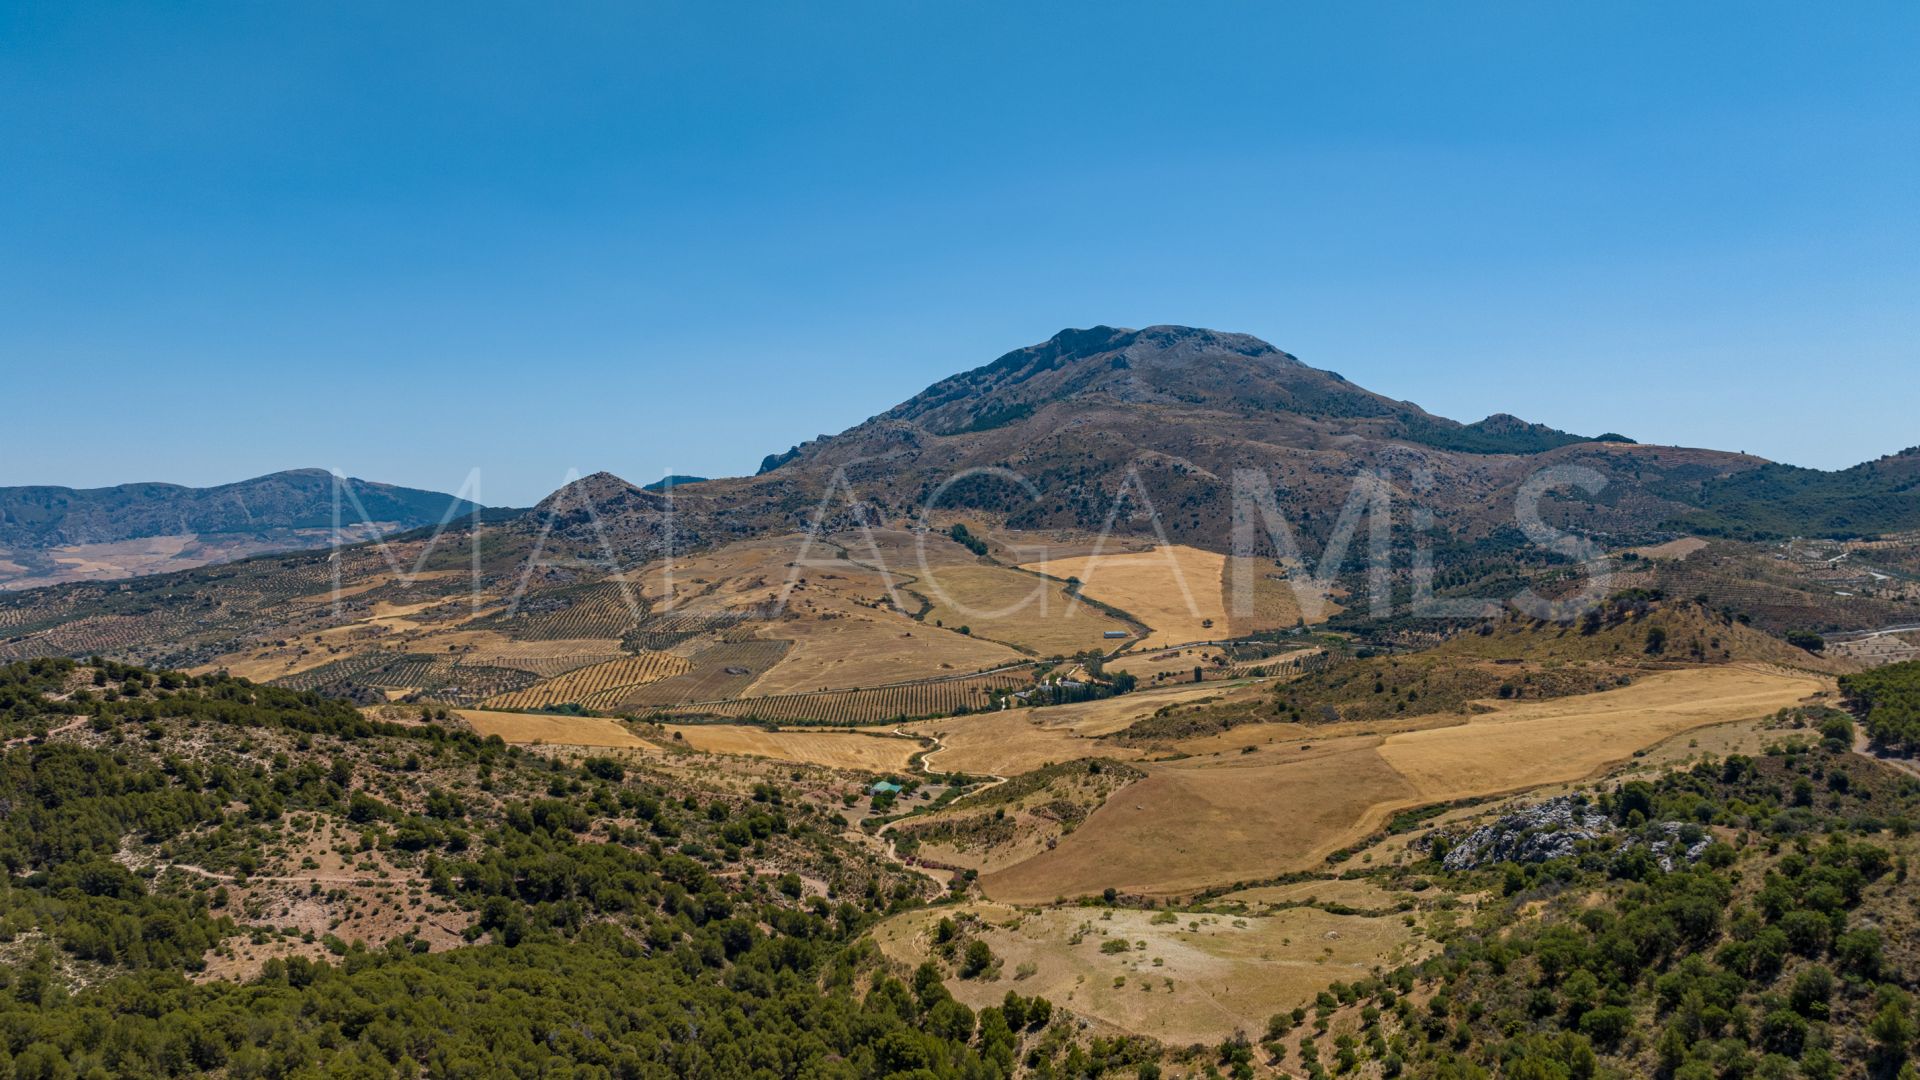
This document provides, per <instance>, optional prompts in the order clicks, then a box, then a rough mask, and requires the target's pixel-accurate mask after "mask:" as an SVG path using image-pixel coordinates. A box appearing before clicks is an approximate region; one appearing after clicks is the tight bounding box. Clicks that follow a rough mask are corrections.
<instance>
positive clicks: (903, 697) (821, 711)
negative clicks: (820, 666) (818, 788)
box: [669, 666, 1033, 725]
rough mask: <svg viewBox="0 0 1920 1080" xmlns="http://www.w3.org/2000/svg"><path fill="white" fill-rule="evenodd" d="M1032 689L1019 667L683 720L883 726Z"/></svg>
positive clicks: (753, 703)
mask: <svg viewBox="0 0 1920 1080" xmlns="http://www.w3.org/2000/svg"><path fill="white" fill-rule="evenodd" d="M1032 683H1033V669H1032V668H1031V667H1025V666H1023V667H1017V668H1013V669H1011V670H1008V671H999V672H993V673H991V674H986V675H970V676H961V677H958V678H949V679H938V680H933V681H928V682H915V683H907V684H905V685H902V686H875V687H870V688H868V689H865V690H830V691H827V692H824V693H813V694H781V695H779V696H776V697H743V698H736V699H735V700H733V701H728V702H722V703H718V704H710V705H697V706H693V707H691V708H689V709H686V710H683V711H684V712H685V713H686V714H687V715H701V716H730V717H735V718H739V719H754V720H774V721H778V722H781V723H793V724H843V725H844V724H884V723H890V722H894V721H898V720H901V719H903V718H908V717H917V716H943V715H947V714H950V713H958V712H963V711H967V710H983V709H986V708H987V707H988V706H989V705H990V704H991V703H992V700H993V699H992V691H994V690H996V689H1014V688H1018V687H1024V686H1030V685H1032ZM669 711H672V710H669Z"/></svg>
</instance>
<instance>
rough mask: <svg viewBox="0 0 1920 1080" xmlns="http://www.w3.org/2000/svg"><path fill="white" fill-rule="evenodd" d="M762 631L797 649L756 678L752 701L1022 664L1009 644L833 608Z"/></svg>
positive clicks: (896, 617) (883, 615)
mask: <svg viewBox="0 0 1920 1080" xmlns="http://www.w3.org/2000/svg"><path fill="white" fill-rule="evenodd" d="M758 634H759V636H760V637H762V638H766V639H779V640H785V641H791V642H792V643H793V647H792V648H791V649H790V650H788V652H787V654H786V656H785V657H783V658H782V659H781V661H780V662H779V663H778V664H775V665H774V666H773V668H772V669H771V670H769V671H768V672H767V673H766V674H765V675H762V676H761V677H760V678H759V679H757V680H755V681H754V684H753V686H752V688H751V689H750V690H748V691H747V693H748V695H750V696H753V697H771V696H773V695H776V694H798V693H807V692H810V691H817V690H829V689H832V690H843V689H851V688H854V687H863V686H876V685H879V684H881V683H893V682H900V681H903V680H906V679H913V678H919V677H922V676H938V675H954V674H959V673H961V672H968V671H978V670H981V669H983V668H990V667H997V666H999V665H1001V664H1009V663H1016V662H1018V661H1020V660H1021V659H1023V657H1022V656H1021V655H1020V654H1019V653H1017V652H1015V651H1014V650H1012V649H1009V648H1007V647H1006V646H1004V645H999V644H996V643H994V642H991V641H982V640H980V639H978V638H971V637H966V636H964V635H962V634H957V633H954V632H953V631H952V630H942V629H938V628H936V627H934V626H933V625H932V624H930V623H928V624H921V623H917V622H914V621H913V620H912V619H909V618H907V617H905V616H903V615H895V614H888V613H884V612H876V611H858V612H854V613H848V612H845V611H844V610H836V611H833V612H830V613H820V614H814V615H808V616H799V617H795V618H791V619H783V620H781V621H779V622H775V623H769V624H767V625H766V626H763V627H761V628H760V629H759V631H758Z"/></svg>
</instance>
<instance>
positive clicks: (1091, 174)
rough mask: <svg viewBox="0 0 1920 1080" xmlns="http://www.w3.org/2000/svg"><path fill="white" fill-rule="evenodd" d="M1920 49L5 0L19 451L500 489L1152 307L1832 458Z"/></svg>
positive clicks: (1894, 193) (1414, 378)
mask: <svg viewBox="0 0 1920 1080" xmlns="http://www.w3.org/2000/svg"><path fill="white" fill-rule="evenodd" d="M1442 7H1445V8H1446V10H1444V11H1443V10H1441V8H1442ZM1041 9H1045V10H1041ZM1916 55H1920V6H1916V5H1914V4H1912V3H1899V4H1892V3H1889V4H1871V3H1858V4H1845V5H1838V6H1833V5H1809V4H1766V3H1726V4H1709V3H1699V4H1691V3H1690V4H1672V3H1649V4H1624V3H1621V4H1614V3H1603V4H1579V5H1575V4H1541V3H1534V2H1529V3H1515V4H1509V5H1418V4H1411V3H1408V4H1365V3H1362V4H1314V5H1299V6H1275V5H1255V4H1244V5H1240V4H1236V5H1222V4H1207V3H1185V4H1179V5H1172V4H1168V5H1137V4H1130V3H1100V4H1086V5H1064V4H1063V5H1036V4H1029V3H1021V4H1006V5H1001V4H987V3H965V4H961V3H950V4H940V5H935V4H917V3H903V2H898V0H893V2H885V3H874V4H870V5H859V6H850V5H837V4H822V5H813V4H790V5H771V4H745V5H717V4H685V5H679V4H662V3H640V4H614V3H602V4H590V5H589V4H567V3H560V4H553V5H547V4H512V5H495V4H479V3H448V4H431V3H402V4H394V3H368V4H355V3H327V4H279V3H266V4H260V3H248V4H223V5H208V4H192V3H188V4H147V5H137V4H136V5H120V4H113V5H108V4H96V3H86V2H74V3H65V2H62V3H55V2H45V3H41V2H21V0H0V375H3V376H4V387H5V401H6V406H7V407H6V422H5V425H4V427H0V484H17V483H28V482H40V483H63V484H72V485H99V484H107V483H113V482H120V481H128V480H148V479H154V480H160V479H164V480H174V481H180V482H187V483H213V482H220V481H226V480H233V479H238V478H241V477H245V476H251V475H255V474H258V473H262V472H266V471H270V470H273V469H279V468H287V467H294V466H305V465H315V466H321V467H339V468H342V469H345V470H347V471H348V472H350V473H352V474H354V475H358V476H364V477H368V478H372V479H382V480H389V481H394V482H399V483H407V484H414V485H419V486H424V487H435V488H442V489H450V488H452V487H454V486H455V485H457V484H459V483H460V481H461V480H462V478H464V477H465V476H466V475H467V471H468V470H469V469H470V468H473V467H476V466H477V467H479V468H481V469H482V470H483V474H482V475H483V485H484V486H483V491H482V498H483V499H484V500H485V501H487V502H490V503H496V504H515V505H523V504H526V503H530V502H532V501H533V500H535V499H538V498H539V497H540V496H541V495H543V494H545V493H546V492H547V491H548V490H550V489H551V488H552V487H554V486H556V485H557V484H558V483H559V481H560V480H561V479H562V478H563V477H564V476H565V475H566V473H567V471H568V470H569V469H579V470H581V471H591V470H594V469H602V468H604V469H611V470H613V471H615V472H618V473H620V474H622V475H624V476H627V477H629V478H630V479H634V480H648V479H652V478H654V477H657V476H658V475H660V474H661V473H662V471H663V470H666V469H673V470H675V471H679V472H689V473H699V474H707V475H722V474H733V473H740V472H750V471H751V470H752V469H753V468H754V467H755V466H756V464H757V463H758V461H759V459H760V458H761V456H762V455H764V454H766V453H768V452H770V451H776V450H781V449H784V448H785V447H787V446H788V445H790V444H792V443H794V442H795V441H798V440H800V439H805V438H809V437H812V436H814V435H816V434H819V433H822V432H833V431H838V430H841V429H842V428H844V427H847V426H849V425H851V424H854V423H857V422H858V421H860V420H862V419H864V418H866V417H867V416H869V415H872V414H873V413H876V412H879V411H881V410H883V409H885V408H886V407H888V406H890V405H892V404H893V403H895V402H897V401H899V400H901V399H903V398H905V397H908V396H910V395H911V394H913V393H915V392H917V391H918V390H920V389H921V388H922V387H924V386H925V385H926V384H928V383H930V382H932V381H934V380H936V379H938V378H940V377H942V376H945V375H947V374H950V373H952V372H954V371H957V370H961V369H964V368H968V367H972V366H975V365H978V364H981V363H985V362H987V361H989V360H991V359H992V358H994V357H995V356H997V355H999V354H1000V353H1002V352H1005V351H1006V350H1008V349H1011V348H1014V347H1017V346H1020V345H1024V344H1028V343H1031V342H1034V341H1037V340H1041V339H1043V338H1045V337H1047V336H1049V335H1051V334H1052V333H1054V332H1055V331H1057V330H1058V329H1060V328H1061V327H1063V326H1086V325H1092V324H1095V323H1109V324H1114V325H1122V326H1142V325H1147V324H1150V323H1158V322H1178V323H1191V324H1198V325H1205V326H1213V327H1217V328H1221V329H1230V330H1239V331H1245V332H1249V333H1253V334H1257V335H1259V336H1261V337H1264V338H1266V339H1268V340H1270V341H1272V342H1273V343H1274V344H1276V345H1278V346H1279V347H1281V348H1284V349H1287V350H1289V351H1291V352H1293V353H1295V354H1296V355H1298V356H1300V357H1301V358H1302V359H1304V360H1306V361H1307V362H1308V363H1312V364H1315V365H1317V366H1321V367H1329V368H1332V369H1334V370H1337V371H1340V372H1342V373H1343V374H1345V375H1346V376H1348V377H1349V378H1351V379H1353V380H1355V381H1356V382H1359V383H1361V384H1362V385H1365V386H1368V387H1370V388H1372V389H1375V390H1378V391H1380V392H1382V393H1386V394H1389V395H1391V396H1394V397H1404V398H1408V399H1411V400H1414V401H1417V402H1419V403H1420V404H1422V405H1424V406H1426V407H1427V408H1429V409H1432V410H1434V411H1436V412H1440V413H1443V414H1446V415H1450V416H1454V417H1456V418H1460V419H1465V420H1472V419H1477V418H1479V417H1481V416H1483V415H1485V414H1487V413H1489V412H1493V411H1508V412H1513V413H1517V414H1519V415H1522V416H1525V417H1527V418H1529V419H1533V420H1539V421H1544V422H1547V423H1551V424H1554V425H1556V426H1559V427H1564V428H1568V429H1572V430H1576V431H1582V432H1588V433H1593V432H1599V431H1602V430H1607V429H1616V430H1619V431H1622V432H1625V433H1627V434H1629V435H1632V436H1634V437H1636V438H1640V439H1642V440H1649V441H1661V442H1680V443H1688V444H1693V445H1707V446H1715V447H1720V448H1724V449H1732V450H1747V451H1751V452H1754V453H1759V454H1764V455H1767V456H1769V457H1773V458H1776V459H1780V460H1785V461H1791V462H1795V463H1798V464H1806V465H1815V466H1821V467H1838V466H1844V465H1847V464H1851V463H1854V462H1857V461H1859V460H1862V459H1866V458H1870V457H1874V456H1878V455H1880V454H1883V453H1888V452H1891V451H1895V450H1898V449H1901V448H1903V447H1906V446H1909V445H1913V444H1915V443H1920V422H1916V420H1915V411H1916V410H1915V403H1916V401H1920V63H1916V62H1915V59H1914V58H1915V56H1916Z"/></svg>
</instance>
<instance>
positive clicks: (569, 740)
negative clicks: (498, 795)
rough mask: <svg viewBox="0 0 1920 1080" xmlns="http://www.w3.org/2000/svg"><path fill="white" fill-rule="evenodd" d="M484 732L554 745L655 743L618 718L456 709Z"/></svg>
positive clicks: (636, 746)
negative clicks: (629, 728) (633, 730)
mask: <svg viewBox="0 0 1920 1080" xmlns="http://www.w3.org/2000/svg"><path fill="white" fill-rule="evenodd" d="M453 714H454V715H455V716H458V717H459V718H460V719H462V720H465V721H466V722H467V724H468V725H469V726H470V727H472V728H473V730H475V731H477V732H479V733H480V734H481V735H498V736H500V737H501V738H502V739H505V740H506V741H508V742H510V743H547V744H549V745H555V746H610V747H630V748H634V749H645V748H647V747H649V746H652V745H653V744H651V743H649V742H647V741H646V740H645V739H642V738H640V737H639V736H638V735H635V734H634V733H633V732H631V731H629V730H627V728H626V727H625V726H624V725H622V724H621V723H620V722H618V721H616V720H605V719H601V718H599V717H594V716H539V715H535V714H533V713H510V712H490V711H487V710H484V709H455V710H453Z"/></svg>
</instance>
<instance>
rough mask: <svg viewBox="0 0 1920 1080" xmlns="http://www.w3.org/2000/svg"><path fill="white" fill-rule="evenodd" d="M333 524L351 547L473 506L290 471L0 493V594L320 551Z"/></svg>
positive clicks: (13, 489)
mask: <svg viewBox="0 0 1920 1080" xmlns="http://www.w3.org/2000/svg"><path fill="white" fill-rule="evenodd" d="M336 502H337V504H338V507H339V518H338V523H339V524H340V525H341V526H342V527H343V528H345V529H348V530H350V532H349V535H350V536H352V537H354V538H356V539H369V538H372V537H375V536H380V535H384V534H386V533H391V532H397V531H401V530H406V529H412V528H418V527H420V526H424V525H433V524H437V523H439V522H441V521H444V520H446V519H447V518H448V517H449V515H452V516H455V517H458V516H460V515H464V514H469V513H471V512H473V511H474V510H475V509H476V506H475V504H473V503H471V502H468V501H467V500H465V499H459V498H455V497H454V496H451V495H445V494H441V493H438V492H432V491H421V490H418V489H416V488H406V487H397V486H395V485H392V484H381V483H375V482H373V481H370V480H356V479H341V480H339V481H337V482H336V480H335V477H334V475H333V474H332V473H330V472H327V471H326V470H324V469H294V470H290V471H287V472H277V473H272V474H270V475H267V476H261V477H256V478H254V479H252V480H242V481H240V482H239V483H234V484H222V485H220V486H218V487H207V488H193V487H184V486H181V485H179V484H160V483H146V484H121V485H119V486H116V487H108V488H88V489H75V488H68V487H38V486H36V487H9V488H0V587H14V588H18V587H23V585H24V584H54V583H57V582H60V581H70V580H79V579H90V580H102V579H112V578H115V577H126V576H131V575H134V574H141V573H152V572H156V571H160V570H174V569H183V568H186V567H190V566H199V565H205V564H206V563H209V562H220V561H225V560H226V559H229V558H235V557H240V556H243V555H251V554H257V553H259V552H262V551H275V550H289V549H295V548H305V547H315V546H321V545H324V544H326V543H328V542H330V539H331V531H332V529H333V526H334V525H335V507H336Z"/></svg>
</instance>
